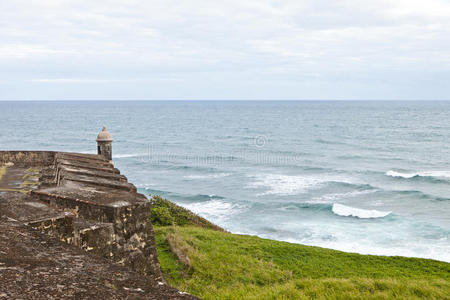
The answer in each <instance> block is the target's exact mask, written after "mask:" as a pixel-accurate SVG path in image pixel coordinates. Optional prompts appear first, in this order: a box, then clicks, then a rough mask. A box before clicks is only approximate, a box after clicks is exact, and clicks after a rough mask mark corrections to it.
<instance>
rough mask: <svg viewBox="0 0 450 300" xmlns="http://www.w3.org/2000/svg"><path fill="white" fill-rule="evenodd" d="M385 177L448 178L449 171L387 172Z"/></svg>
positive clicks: (449, 175)
mask: <svg viewBox="0 0 450 300" xmlns="http://www.w3.org/2000/svg"><path fill="white" fill-rule="evenodd" d="M386 175H387V176H391V177H401V178H406V179H410V178H414V177H434V178H450V171H423V172H413V173H403V172H398V171H394V170H389V171H387V172H386Z"/></svg>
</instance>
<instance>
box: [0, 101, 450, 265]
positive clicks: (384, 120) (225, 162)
mask: <svg viewBox="0 0 450 300" xmlns="http://www.w3.org/2000/svg"><path fill="white" fill-rule="evenodd" d="M0 120H1V126H0V129H1V131H0V149H2V150H6V149H7V150H14V149H28V150H62V151H77V152H86V153H94V152H95V151H96V150H95V149H96V145H95V138H96V135H97V133H98V132H99V131H100V129H101V127H102V125H106V126H107V127H108V129H109V131H110V132H111V134H112V135H113V138H114V144H113V156H114V162H115V164H116V166H117V167H118V168H119V169H120V170H121V171H122V173H123V174H125V175H126V176H127V177H128V178H129V180H130V181H131V182H133V183H134V184H135V185H136V186H137V187H138V188H139V190H140V192H142V193H145V194H160V195H163V196H165V197H167V198H169V199H170V200H172V201H174V202H176V203H178V204H180V205H182V206H185V207H187V208H189V209H191V210H193V211H195V212H197V213H198V214H200V215H202V216H204V217H206V218H208V219H209V220H211V221H213V222H214V223H217V224H218V225H220V226H222V227H224V228H226V229H228V230H230V231H232V232H235V233H245V234H254V235H258V236H261V237H267V238H272V239H277V240H284V241H289V242H295V243H302V244H307V245H316V246H322V247H328V248H333V249H339V250H344V251H351V252H358V253H371V254H381V255H403V256H415V257H427V258H434V259H439V260H443V261H448V262H450V238H449V235H450V122H449V120H450V102H363V101H361V102H327V101H323V102H262V101H261V102H223V101H221V102H213V101H211V102H0Z"/></svg>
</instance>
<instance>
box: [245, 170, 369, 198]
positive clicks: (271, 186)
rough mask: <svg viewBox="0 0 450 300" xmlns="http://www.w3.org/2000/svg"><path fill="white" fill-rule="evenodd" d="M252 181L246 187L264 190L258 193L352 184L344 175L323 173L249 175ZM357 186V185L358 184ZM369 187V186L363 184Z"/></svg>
mask: <svg viewBox="0 0 450 300" xmlns="http://www.w3.org/2000/svg"><path fill="white" fill-rule="evenodd" d="M250 177H251V178H253V179H254V181H253V182H251V183H250V184H248V185H247V188H264V189H266V191H265V192H263V193H260V194H258V195H260V196H262V195H298V194H302V193H305V192H306V191H308V190H312V189H319V188H321V187H323V186H324V185H325V184H342V185H354V184H355V183H353V182H352V180H350V179H349V178H345V177H344V176H338V175H337V176H333V175H331V176H325V175H305V176H303V175H281V174H258V175H256V176H250ZM358 186H359V185H358ZM365 188H369V186H365Z"/></svg>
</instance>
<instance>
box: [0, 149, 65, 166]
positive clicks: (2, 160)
mask: <svg viewBox="0 0 450 300" xmlns="http://www.w3.org/2000/svg"><path fill="white" fill-rule="evenodd" d="M55 154H56V152H53V151H0V166H1V165H7V164H14V165H18V166H24V167H35V166H48V165H50V164H52V163H53V161H54V159H55Z"/></svg>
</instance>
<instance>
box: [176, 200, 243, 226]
mask: <svg viewBox="0 0 450 300" xmlns="http://www.w3.org/2000/svg"><path fill="white" fill-rule="evenodd" d="M181 205H182V206H183V207H185V208H187V209H189V210H191V211H193V212H194V213H196V214H198V215H200V216H202V217H204V218H206V219H208V220H210V221H212V222H215V223H218V225H221V223H222V222H223V221H225V220H227V219H228V218H229V217H230V216H232V215H234V214H236V213H238V212H240V211H242V209H243V208H244V207H243V206H241V205H237V204H233V203H230V202H226V201H223V200H211V201H206V202H194V203H183V204H181Z"/></svg>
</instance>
